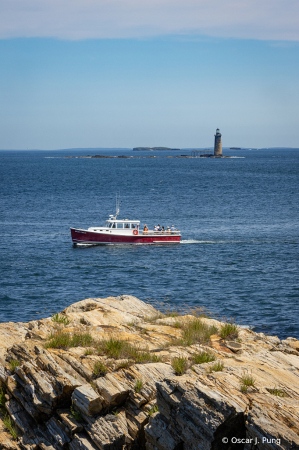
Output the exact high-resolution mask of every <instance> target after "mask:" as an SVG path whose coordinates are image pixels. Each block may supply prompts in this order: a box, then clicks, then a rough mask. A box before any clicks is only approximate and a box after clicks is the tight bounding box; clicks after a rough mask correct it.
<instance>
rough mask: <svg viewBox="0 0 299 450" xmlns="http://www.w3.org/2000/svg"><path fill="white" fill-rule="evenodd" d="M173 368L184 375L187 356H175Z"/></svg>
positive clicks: (172, 363) (172, 362)
mask: <svg viewBox="0 0 299 450" xmlns="http://www.w3.org/2000/svg"><path fill="white" fill-rule="evenodd" d="M171 365H172V368H173V369H174V371H175V373H176V374H177V375H183V373H185V371H186V369H187V360H186V358H180V357H179V358H173V360H172V361H171Z"/></svg>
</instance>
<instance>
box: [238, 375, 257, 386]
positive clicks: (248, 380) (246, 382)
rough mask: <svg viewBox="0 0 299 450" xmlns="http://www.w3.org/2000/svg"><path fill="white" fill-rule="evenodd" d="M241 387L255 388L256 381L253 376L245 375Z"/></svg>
mask: <svg viewBox="0 0 299 450" xmlns="http://www.w3.org/2000/svg"><path fill="white" fill-rule="evenodd" d="M241 385H242V386H247V387H249V386H254V385H255V379H254V378H253V377H252V375H243V376H242V378H241Z"/></svg>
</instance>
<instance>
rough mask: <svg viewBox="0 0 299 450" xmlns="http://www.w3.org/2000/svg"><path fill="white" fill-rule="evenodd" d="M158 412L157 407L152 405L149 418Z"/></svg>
mask: <svg viewBox="0 0 299 450" xmlns="http://www.w3.org/2000/svg"><path fill="white" fill-rule="evenodd" d="M158 411H159V407H158V405H154V406H152V407H151V409H150V410H149V412H148V415H149V416H152V415H153V414H154V413H156V412H158Z"/></svg>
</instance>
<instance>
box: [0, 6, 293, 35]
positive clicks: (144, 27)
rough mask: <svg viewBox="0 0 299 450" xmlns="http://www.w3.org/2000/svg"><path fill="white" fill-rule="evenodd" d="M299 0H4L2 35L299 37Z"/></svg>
mask: <svg viewBox="0 0 299 450" xmlns="http://www.w3.org/2000/svg"><path fill="white" fill-rule="evenodd" d="M298 22H299V0H0V38H2V39H5V38H14V37H56V38H61V39H72V40H76V39H90V38H93V39H94V38H95V39H97V38H135V37H137V38H145V37H153V36H161V35H169V34H199V35H207V36H215V37H227V38H228V37H233V38H244V39H268V40H291V41H298V40H299V23H298Z"/></svg>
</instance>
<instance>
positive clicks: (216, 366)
mask: <svg viewBox="0 0 299 450" xmlns="http://www.w3.org/2000/svg"><path fill="white" fill-rule="evenodd" d="M223 368H224V364H223V363H222V362H219V361H218V362H216V363H215V364H213V366H211V367H210V368H209V372H210V373H212V372H222V370H223Z"/></svg>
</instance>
